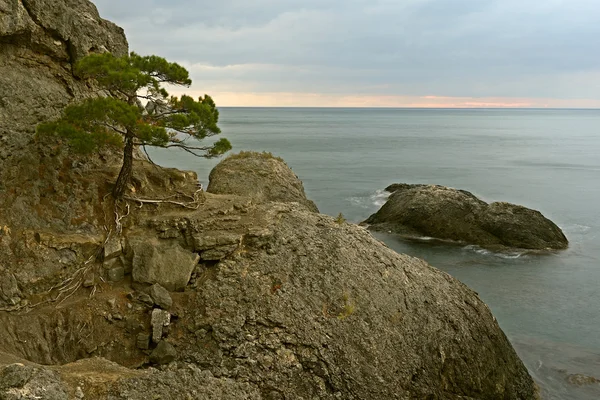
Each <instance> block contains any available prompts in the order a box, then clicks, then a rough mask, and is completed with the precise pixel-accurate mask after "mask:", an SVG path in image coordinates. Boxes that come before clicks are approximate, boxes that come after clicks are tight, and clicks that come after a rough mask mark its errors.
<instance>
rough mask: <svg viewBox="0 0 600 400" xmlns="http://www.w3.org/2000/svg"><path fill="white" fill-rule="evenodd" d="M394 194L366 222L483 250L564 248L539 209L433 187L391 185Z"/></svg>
mask: <svg viewBox="0 0 600 400" xmlns="http://www.w3.org/2000/svg"><path fill="white" fill-rule="evenodd" d="M386 190H388V191H392V192H393V193H392V194H391V195H390V197H389V199H388V201H387V202H386V203H385V204H384V205H383V207H381V209H380V210H379V211H378V212H377V213H375V214H373V215H371V216H370V217H369V218H368V219H367V220H366V221H364V223H365V224H368V226H369V229H373V230H378V231H386V232H393V233H397V234H400V235H404V236H428V237H433V238H437V239H444V240H452V241H458V242H461V243H469V244H475V245H479V246H482V247H486V248H492V249H503V248H521V249H531V250H546V249H564V248H566V247H567V246H568V241H567V238H566V237H565V235H564V234H563V232H562V231H561V230H560V228H559V227H558V226H556V225H555V224H554V223H553V222H552V221H550V220H548V219H547V218H545V217H544V216H543V215H542V214H541V213H540V212H539V211H535V210H531V209H528V208H525V207H522V206H518V205H514V204H510V203H492V204H487V203H486V202H484V201H482V200H480V199H478V198H477V197H475V196H474V195H473V194H471V193H469V192H467V191H465V190H458V189H452V188H448V187H444V186H438V185H408V184H394V185H391V186H388V187H387V188H386Z"/></svg>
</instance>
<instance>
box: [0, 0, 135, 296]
mask: <svg viewBox="0 0 600 400" xmlns="http://www.w3.org/2000/svg"><path fill="white" fill-rule="evenodd" d="M100 51H111V52H113V53H115V54H126V53H127V40H126V39H125V35H124V33H123V30H122V29H121V28H119V27H117V26H116V25H114V24H113V23H111V22H109V21H106V20H103V19H102V18H100V16H99V15H98V11H97V10H96V7H95V6H94V5H93V4H92V3H90V2H89V1H87V0H58V1H48V0H0V282H2V283H0V307H2V306H6V305H10V306H13V305H18V304H19V303H20V301H21V300H23V298H24V297H26V296H27V294H31V292H32V290H33V291H35V290H37V289H43V288H48V287H50V286H52V284H53V282H54V281H56V279H57V275H60V274H69V273H71V272H72V270H71V268H72V265H73V264H74V263H75V262H76V261H78V260H80V259H82V258H84V257H89V256H90V254H89V253H90V252H91V251H93V249H94V246H96V245H97V243H98V241H99V240H101V237H102V234H101V228H100V231H98V227H101V226H102V225H103V221H100V219H104V216H103V214H104V212H103V210H102V207H101V206H100V205H101V203H102V201H101V198H100V196H101V192H102V190H103V186H105V185H106V184H107V182H108V181H107V179H108V180H110V179H112V178H111V176H112V175H111V173H112V168H113V167H111V166H110V165H108V164H106V162H105V161H106V160H107V159H110V157H109V156H108V155H106V154H105V155H104V161H103V159H102V157H96V156H94V157H92V160H90V159H89V158H88V159H85V160H83V159H79V158H78V157H77V156H74V155H73V154H69V153H68V152H66V151H65V150H66V149H63V148H61V147H59V146H57V145H56V144H48V143H37V142H36V141H35V139H34V132H35V126H36V124H37V123H38V122H40V121H43V120H45V119H47V118H51V117H54V116H56V115H58V113H59V112H60V110H62V109H63V108H64V106H65V105H66V104H67V103H69V102H70V101H72V100H76V99H81V98H83V97H86V96H92V95H95V94H96V92H95V90H94V88H93V87H91V86H89V85H88V84H87V83H86V82H83V81H80V80H78V79H77V78H76V77H75V76H73V73H72V69H73V64H74V63H75V62H76V61H77V60H78V59H79V58H81V57H83V56H84V55H86V54H88V53H89V52H100ZM9 266H10V268H9ZM54 283H55V282H54Z"/></svg>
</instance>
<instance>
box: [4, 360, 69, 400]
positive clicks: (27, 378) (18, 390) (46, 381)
mask: <svg viewBox="0 0 600 400" xmlns="http://www.w3.org/2000/svg"><path fill="white" fill-rule="evenodd" d="M65 389H66V388H65V384H64V382H62V380H61V378H60V375H59V373H58V372H56V371H51V370H49V369H46V368H44V367H41V366H40V367H31V366H26V365H23V364H11V365H7V366H0V399H6V400H13V399H14V400H17V399H47V400H68V396H67V393H66V390H65Z"/></svg>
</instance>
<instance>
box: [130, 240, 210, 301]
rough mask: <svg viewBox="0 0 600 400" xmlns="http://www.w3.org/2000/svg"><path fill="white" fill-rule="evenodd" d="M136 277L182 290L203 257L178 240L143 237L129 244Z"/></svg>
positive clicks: (133, 271) (136, 278)
mask: <svg viewBox="0 0 600 400" xmlns="http://www.w3.org/2000/svg"><path fill="white" fill-rule="evenodd" d="M130 246H131V253H132V255H133V259H132V272H131V274H132V276H133V280H134V281H136V282H141V283H151V284H154V283H158V284H160V285H161V286H163V287H164V288H166V289H168V290H171V291H181V290H183V289H184V288H185V287H186V285H187V284H188V282H189V280H190V277H191V276H192V272H193V271H194V268H195V267H196V265H197V264H198V261H199V260H200V256H199V255H198V254H196V253H193V252H191V251H190V250H186V249H184V248H183V247H181V246H180V245H179V244H178V243H177V242H174V241H164V240H160V239H140V240H133V241H132V242H131V243H130Z"/></svg>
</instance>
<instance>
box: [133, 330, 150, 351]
mask: <svg viewBox="0 0 600 400" xmlns="http://www.w3.org/2000/svg"><path fill="white" fill-rule="evenodd" d="M136 347H137V348H138V349H141V350H148V349H149V348H150V336H148V334H147V333H138V335H137V338H136Z"/></svg>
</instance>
